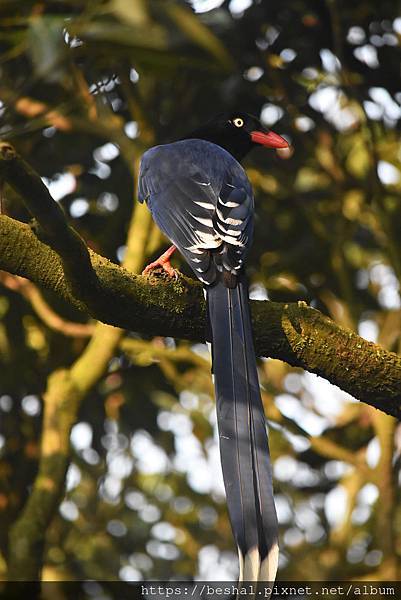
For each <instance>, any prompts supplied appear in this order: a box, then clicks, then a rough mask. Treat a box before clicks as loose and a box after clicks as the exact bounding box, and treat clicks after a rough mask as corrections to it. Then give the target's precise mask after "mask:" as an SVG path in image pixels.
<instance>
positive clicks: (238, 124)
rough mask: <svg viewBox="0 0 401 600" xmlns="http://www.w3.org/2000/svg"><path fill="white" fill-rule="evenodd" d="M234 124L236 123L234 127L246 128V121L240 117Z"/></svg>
mask: <svg viewBox="0 0 401 600" xmlns="http://www.w3.org/2000/svg"><path fill="white" fill-rule="evenodd" d="M233 123H234V125H235V126H236V127H243V126H244V121H243V119H241V118H240V117H237V118H236V119H234V120H233Z"/></svg>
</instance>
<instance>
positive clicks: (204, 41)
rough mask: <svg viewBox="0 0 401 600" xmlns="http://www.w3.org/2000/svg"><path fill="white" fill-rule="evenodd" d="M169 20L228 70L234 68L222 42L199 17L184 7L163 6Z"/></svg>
mask: <svg viewBox="0 0 401 600" xmlns="http://www.w3.org/2000/svg"><path fill="white" fill-rule="evenodd" d="M163 8H164V10H165V11H166V13H167V15H168V16H169V18H170V19H171V20H172V21H174V23H175V24H176V25H177V26H178V27H179V29H181V31H182V32H183V33H184V34H185V35H186V36H187V37H188V38H189V39H191V40H192V41H193V42H195V43H196V44H198V45H199V46H201V47H202V48H204V49H205V50H207V51H208V52H209V53H210V54H212V55H213V56H214V57H215V58H217V60H218V61H219V62H221V63H222V64H223V65H224V66H225V67H226V68H228V69H231V68H233V66H234V63H233V59H232V58H231V56H230V55H229V53H228V52H227V50H226V48H225V47H224V46H223V44H222V43H221V41H220V40H219V39H218V38H217V37H216V36H215V35H214V33H212V32H211V31H210V29H209V28H208V27H206V25H204V24H203V23H202V22H201V21H200V19H199V17H197V16H196V15H195V14H194V13H193V12H192V11H191V10H189V9H188V8H186V7H184V6H179V5H177V4H170V3H167V4H166V5H163Z"/></svg>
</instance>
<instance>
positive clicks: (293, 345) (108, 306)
mask: <svg viewBox="0 0 401 600" xmlns="http://www.w3.org/2000/svg"><path fill="white" fill-rule="evenodd" d="M89 254H90V258H91V263H92V266H93V269H94V271H95V273H96V278H97V281H98V293H97V296H96V299H95V300H94V301H91V304H90V305H87V304H86V303H85V302H84V301H83V300H82V298H81V299H79V298H76V297H75V296H74V295H73V293H72V291H71V288H70V286H69V285H68V281H67V279H66V277H65V276H64V273H63V265H62V262H61V259H60V257H59V256H58V254H56V252H54V250H52V249H51V248H50V247H49V246H47V245H46V244H44V243H43V242H41V241H40V240H39V239H38V238H37V237H36V236H35V234H34V233H33V232H32V230H31V229H30V227H29V226H27V225H25V224H23V223H19V222H18V221H14V220H13V219H10V218H8V217H6V216H4V215H2V216H0V268H1V269H3V270H5V271H8V272H10V273H15V274H17V275H21V276H23V277H27V278H28V279H30V280H31V281H33V282H34V283H36V284H37V285H39V286H41V287H43V288H46V289H48V290H51V291H52V292H54V293H55V294H57V295H58V296H59V297H61V298H63V299H64V300H65V301H66V302H68V303H69V304H71V305H73V306H75V307H76V308H78V309H80V310H82V311H84V312H86V313H87V314H88V315H90V316H92V317H93V318H95V319H98V320H100V321H102V322H104V323H108V324H111V325H115V326H118V327H122V328H125V329H130V330H133V331H138V332H142V333H146V334H150V335H165V336H173V337H177V338H184V339H190V340H204V339H205V331H206V311H205V303H204V300H203V294H202V288H201V286H200V285H199V284H198V283H194V282H193V281H191V280H188V279H186V278H180V279H179V280H178V281H177V282H175V281H166V280H165V279H158V278H156V277H154V278H152V279H150V280H149V279H146V278H145V277H142V276H136V275H132V274H131V273H129V272H128V271H126V270H125V269H124V268H122V267H119V266H118V265H115V264H113V263H111V262H110V261H108V260H107V259H105V258H103V257H101V256H99V255H98V254H96V253H94V252H92V251H89ZM251 307H252V317H253V325H254V332H255V344H256V349H257V352H258V354H259V355H261V356H271V357H274V358H279V359H281V360H284V361H286V362H288V363H289V364H291V365H294V366H300V367H303V368H305V369H307V370H308V371H311V372H312V373H317V374H319V375H321V376H322V377H324V378H325V379H327V380H328V381H331V382H332V383H334V384H336V385H338V386H339V387H340V388H341V389H343V390H344V391H346V392H348V393H350V394H352V395H353V396H355V397H356V398H358V399H359V400H361V401H364V402H366V403H368V404H371V405H372V406H375V407H377V408H380V409H381V410H383V411H384V412H386V413H388V414H391V415H393V416H395V417H397V418H400V417H401V358H400V357H399V356H397V355H396V354H394V353H392V352H388V351H386V350H384V349H383V348H381V347H380V346H378V345H376V344H372V343H371V342H367V341H366V340H364V339H363V338H361V337H359V336H358V335H357V334H355V333H354V332H352V331H351V330H348V329H345V328H342V327H340V326H339V325H337V324H336V323H334V322H333V321H331V320H330V319H328V318H327V317H325V316H324V315H322V314H321V313H320V312H319V311H316V310H314V309H312V308H310V307H308V306H306V305H304V304H302V303H299V304H281V303H277V302H259V301H253V302H251Z"/></svg>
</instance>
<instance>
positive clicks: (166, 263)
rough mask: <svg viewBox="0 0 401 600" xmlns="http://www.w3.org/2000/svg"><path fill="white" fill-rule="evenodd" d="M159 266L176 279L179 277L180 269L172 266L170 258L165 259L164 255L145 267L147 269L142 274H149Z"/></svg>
mask: <svg viewBox="0 0 401 600" xmlns="http://www.w3.org/2000/svg"><path fill="white" fill-rule="evenodd" d="M159 268H162V269H163V271H164V272H165V273H167V275H168V276H169V277H174V278H175V279H178V271H177V270H176V269H174V267H172V266H171V263H170V260H169V259H168V258H165V259H164V258H163V257H162V256H160V257H159V258H158V259H157V260H155V261H154V262H152V263H150V264H149V265H148V266H147V267H145V269H144V270H143V271H142V275H149V273H151V272H152V271H154V270H155V269H159Z"/></svg>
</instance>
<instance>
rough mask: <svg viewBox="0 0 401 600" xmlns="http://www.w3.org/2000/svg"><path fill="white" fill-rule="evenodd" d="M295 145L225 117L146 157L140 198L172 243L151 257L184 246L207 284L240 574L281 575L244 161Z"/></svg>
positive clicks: (240, 117)
mask: <svg viewBox="0 0 401 600" xmlns="http://www.w3.org/2000/svg"><path fill="white" fill-rule="evenodd" d="M258 145H262V146H266V147H270V148H286V147H288V142H287V141H286V140H285V139H284V138H282V137H281V136H279V135H277V134H276V133H274V132H272V131H265V130H263V128H262V126H261V124H260V122H259V120H258V119H256V118H255V117H253V116H251V115H249V114H247V113H242V112H236V113H234V114H222V115H219V116H217V117H216V118H215V119H213V120H212V121H210V122H208V123H206V124H205V125H204V126H202V127H200V128H199V129H197V130H196V131H194V132H192V133H191V134H189V135H187V136H186V137H185V138H182V139H180V140H178V141H175V142H172V143H169V144H164V145H160V146H155V147H153V148H150V149H149V150H148V151H147V152H145V154H144V155H143V157H142V160H141V166H140V174H139V183H138V198H139V201H140V202H144V201H146V203H147V205H148V207H149V209H150V210H151V212H152V215H153V219H154V221H155V222H156V223H157V225H158V226H159V228H160V229H161V231H162V232H163V233H164V234H165V235H166V236H167V237H168V238H169V239H170V240H171V242H172V243H173V246H171V248H169V250H167V252H165V253H164V254H163V255H162V256H161V257H160V259H159V260H157V261H155V262H154V263H151V264H150V265H149V266H148V267H147V268H146V269H145V271H144V272H145V273H148V272H149V271H150V270H151V269H152V268H155V267H157V266H161V267H163V269H164V270H165V271H167V273H169V275H174V274H175V271H174V269H173V268H172V266H171V264H170V257H171V254H172V253H173V252H174V250H175V249H176V248H177V249H178V250H179V251H180V253H181V254H182V255H183V256H184V258H185V259H186V261H187V262H188V263H189V265H190V267H191V268H192V270H193V272H194V273H195V275H196V277H197V278H198V279H199V280H200V281H201V282H202V284H203V285H204V289H205V294H206V299H207V306H208V315H209V320H210V328H211V345H212V372H213V375H214V385H215V394H216V406H217V421H218V430H219V440H220V455H221V463H222V470H223V478H224V485H225V490H226V496H227V504H228V511H229V517H230V521H231V526H232V530H233V534H234V537H235V540H236V543H237V547H238V553H239V563H240V580H242V581H257V580H262V581H274V579H275V575H276V571H277V562H278V543H277V538H278V525H277V517H276V511H275V506H274V500H273V488H272V473H271V465H270V455H269V447H268V439H267V429H266V420H265V415H264V411H263V405H262V399H261V395H260V389H259V381H258V374H257V368H256V357H255V350H254V345H253V339H252V328H251V316H250V309H249V299H248V284H247V280H246V276H245V272H244V265H245V261H246V256H247V253H248V251H249V248H250V246H251V244H252V238H253V230H254V198H253V192H252V187H251V184H250V182H249V179H248V177H247V175H246V173H245V171H244V169H243V168H242V166H241V164H240V163H241V161H242V159H243V158H244V157H245V156H246V155H247V154H248V152H250V150H252V148H254V147H256V146H258Z"/></svg>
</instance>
